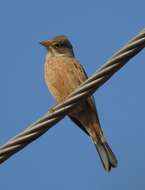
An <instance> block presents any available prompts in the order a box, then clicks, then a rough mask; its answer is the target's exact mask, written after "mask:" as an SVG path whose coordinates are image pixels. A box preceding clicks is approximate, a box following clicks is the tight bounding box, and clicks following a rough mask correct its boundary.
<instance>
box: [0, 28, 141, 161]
mask: <svg viewBox="0 0 145 190" xmlns="http://www.w3.org/2000/svg"><path fill="white" fill-rule="evenodd" d="M144 47H145V29H144V30H143V31H142V32H141V33H139V34H138V35H137V36H136V37H134V38H133V39H132V40H130V41H129V42H128V43H127V44H126V45H125V46H124V47H123V48H122V49H121V50H119V51H118V52H117V53H115V54H114V55H113V56H112V57H111V59H109V60H108V61H107V62H106V64H104V65H102V66H101V67H100V68H99V69H98V70H97V71H96V72H95V74H94V75H92V76H91V77H90V78H88V79H87V80H86V81H85V82H84V83H82V84H81V85H80V87H79V88H77V89H76V90H75V91H74V92H73V93H71V94H70V95H69V96H68V98H67V99H66V100H65V101H64V102H61V103H59V104H58V105H56V106H54V107H53V108H51V109H50V111H49V112H48V113H46V114H45V115H44V116H43V117H42V118H40V119H39V120H38V121H36V122H35V123H33V124H32V125H31V126H30V127H28V128H26V129H25V130H24V131H23V132H21V133H19V134H18V135H16V136H15V137H14V138H12V139H10V140H9V141H8V142H7V143H6V144H4V145H2V146H0V163H2V162H4V161H5V160H7V159H8V158H9V157H10V156H12V155H13V154H15V153H16V152H18V151H20V150H22V149H23V148H24V147H25V146H27V145H28V144H30V143H31V142H32V141H34V140H35V139H37V138H38V137H40V136H41V135H42V134H44V133H45V132H46V131H47V130H48V129H50V128H51V127H52V126H54V125H55V124H56V123H57V122H59V121H60V120H61V119H63V118H64V117H65V115H67V114H68V112H70V111H71V110H72V109H73V108H74V107H75V106H76V104H78V103H80V102H81V101H84V100H85V98H87V97H88V96H90V95H92V94H93V93H94V92H95V91H96V90H97V89H98V88H99V87H100V86H102V85H103V84H104V83H105V82H106V81H107V80H108V79H109V78H110V77H111V76H112V75H113V74H114V73H116V72H117V71H118V70H119V69H120V68H121V67H123V66H124V65H125V64H126V63H127V62H128V61H129V60H130V59H131V58H132V57H134V56H135V55H136V54H137V53H139V52H140V51H141V50H142V49H143V48H144Z"/></svg>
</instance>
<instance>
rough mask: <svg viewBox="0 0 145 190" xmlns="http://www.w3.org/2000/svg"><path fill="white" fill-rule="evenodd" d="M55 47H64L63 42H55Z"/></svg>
mask: <svg viewBox="0 0 145 190" xmlns="http://www.w3.org/2000/svg"><path fill="white" fill-rule="evenodd" d="M55 47H57V48H59V47H64V44H63V43H56V44H55Z"/></svg>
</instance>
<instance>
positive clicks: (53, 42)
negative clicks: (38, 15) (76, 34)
mask: <svg viewBox="0 0 145 190" xmlns="http://www.w3.org/2000/svg"><path fill="white" fill-rule="evenodd" d="M40 44H41V45H43V46H45V47H46V49H47V55H46V60H45V80H46V84H47V86H48V89H49V90H50V92H51V93H52V95H53V96H54V97H55V99H56V101H57V102H61V101H63V100H65V99H66V98H67V96H68V95H69V94H70V93H71V92H73V91H74V90H75V89H76V88H77V87H78V86H79V85H80V84H81V83H82V82H84V81H85V80H86V79H87V78H88V77H87V75H86V73H85V71H84V69H83V67H82V65H80V64H79V62H78V61H77V60H76V58H75V56H74V52H73V47H72V45H71V43H70V41H69V40H68V38H67V37H66V36H56V37H54V38H53V39H50V40H46V41H42V42H40ZM68 115H69V117H70V118H71V119H72V121H74V122H75V123H76V124H77V125H78V126H79V127H80V128H81V129H82V130H83V131H84V132H85V133H86V134H87V135H89V136H90V137H91V139H92V141H93V142H94V144H95V146H96V149H97V151H98V153H99V156H100V158H101V161H102V163H103V166H104V168H105V170H107V171H110V170H111V168H112V167H116V166H117V159H116V157H115V155H114V153H113V152H112V150H111V148H110V147H109V145H108V143H107V142H106V139H105V137H104V135H103V131H102V129H101V126H100V122H99V118H98V114H97V110H96V106H95V101H94V98H93V96H91V97H89V98H88V99H87V100H86V101H84V102H81V103H80V104H79V105H78V106H76V107H75V109H73V110H72V111H71V112H70V113H69V114H68Z"/></svg>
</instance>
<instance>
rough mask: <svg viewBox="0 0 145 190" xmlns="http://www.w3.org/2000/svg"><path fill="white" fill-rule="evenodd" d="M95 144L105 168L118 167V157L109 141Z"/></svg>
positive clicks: (108, 169)
mask: <svg viewBox="0 0 145 190" xmlns="http://www.w3.org/2000/svg"><path fill="white" fill-rule="evenodd" d="M95 146H96V149H97V151H98V153H99V156H100V158H101V161H102V164H103V166H104V168H105V170H107V171H110V170H111V168H112V167H113V168H115V167H117V159H116V157H115V155H114V153H113V152H112V150H111V148H110V147H109V145H108V144H107V142H104V143H95Z"/></svg>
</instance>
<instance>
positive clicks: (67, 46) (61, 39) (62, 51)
mask: <svg viewBox="0 0 145 190" xmlns="http://www.w3.org/2000/svg"><path fill="white" fill-rule="evenodd" d="M40 44H41V45H43V46H44V47H46V48H47V50H48V54H49V56H53V57H54V56H70V57H73V56H74V53H73V48H72V45H71V43H70V41H69V40H68V38H67V37H66V36H56V37H54V38H52V39H50V40H45V41H42V42H40Z"/></svg>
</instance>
